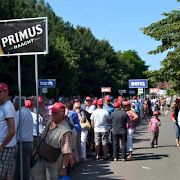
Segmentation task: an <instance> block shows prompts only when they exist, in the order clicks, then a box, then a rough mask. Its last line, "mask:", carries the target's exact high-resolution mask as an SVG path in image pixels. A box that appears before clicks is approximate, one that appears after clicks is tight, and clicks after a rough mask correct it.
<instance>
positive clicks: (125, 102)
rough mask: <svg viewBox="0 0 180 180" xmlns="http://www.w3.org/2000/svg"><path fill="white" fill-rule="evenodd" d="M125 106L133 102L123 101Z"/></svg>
mask: <svg viewBox="0 0 180 180" xmlns="http://www.w3.org/2000/svg"><path fill="white" fill-rule="evenodd" d="M122 104H123V106H129V105H130V104H131V103H130V101H123V103H122Z"/></svg>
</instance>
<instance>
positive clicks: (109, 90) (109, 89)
mask: <svg viewBox="0 0 180 180" xmlns="http://www.w3.org/2000/svg"><path fill="white" fill-rule="evenodd" d="M101 92H111V87H101Z"/></svg>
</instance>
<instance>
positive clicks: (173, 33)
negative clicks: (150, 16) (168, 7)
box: [142, 10, 180, 89]
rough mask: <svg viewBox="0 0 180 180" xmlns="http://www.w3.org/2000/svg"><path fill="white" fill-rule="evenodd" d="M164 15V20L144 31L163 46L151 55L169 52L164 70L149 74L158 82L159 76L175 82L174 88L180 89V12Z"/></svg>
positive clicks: (175, 11)
mask: <svg viewBox="0 0 180 180" xmlns="http://www.w3.org/2000/svg"><path fill="white" fill-rule="evenodd" d="M163 15H164V16H165V18H164V19H162V20H160V21H158V22H155V23H153V24H151V25H149V26H148V27H146V28H143V29H142V30H143V32H144V34H146V35H148V36H150V37H152V38H154V39H155V40H156V41H161V45H159V46H158V47H157V48H156V49H155V50H152V51H150V52H149V53H150V54H157V53H162V52H165V51H166V52H167V56H166V58H165V59H164V60H163V61H162V68H161V69H160V70H159V71H154V72H152V73H147V74H148V75H149V76H150V77H151V76H152V78H155V79H156V80H159V79H160V78H159V76H161V80H164V81H169V80H171V81H173V82H174V88H175V89H180V81H179V79H180V10H173V11H171V12H170V13H163ZM155 74H156V76H155Z"/></svg>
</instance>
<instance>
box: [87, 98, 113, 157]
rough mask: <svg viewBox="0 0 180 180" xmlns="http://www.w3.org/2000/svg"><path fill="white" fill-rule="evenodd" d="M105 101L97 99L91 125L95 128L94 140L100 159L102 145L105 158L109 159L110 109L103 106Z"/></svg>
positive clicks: (97, 155)
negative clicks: (108, 129) (107, 109)
mask: <svg viewBox="0 0 180 180" xmlns="http://www.w3.org/2000/svg"><path fill="white" fill-rule="evenodd" d="M102 107H103V101H102V99H99V100H98V101H97V109H96V110H95V111H93V112H92V114H91V117H90V119H91V125H92V127H93V128H94V141H95V148H96V159H97V160H98V159H99V152H100V145H101V144H102V147H103V156H104V159H107V141H108V137H107V136H108V134H107V123H108V121H109V119H110V116H109V114H108V111H106V110H104V109H103V108H102Z"/></svg>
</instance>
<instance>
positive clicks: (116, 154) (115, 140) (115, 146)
mask: <svg viewBox="0 0 180 180" xmlns="http://www.w3.org/2000/svg"><path fill="white" fill-rule="evenodd" d="M113 158H114V160H117V159H118V158H119V138H118V135H117V134H113Z"/></svg>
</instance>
